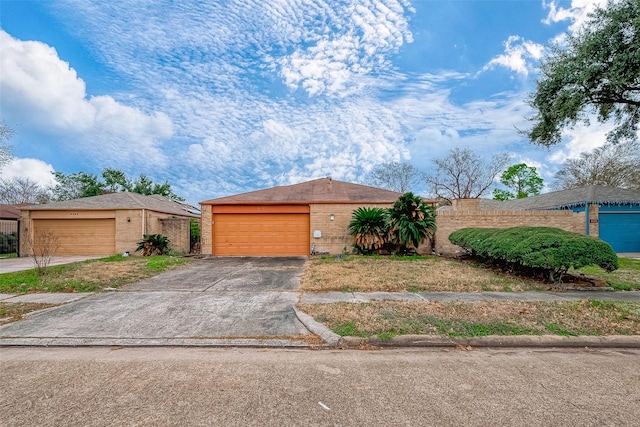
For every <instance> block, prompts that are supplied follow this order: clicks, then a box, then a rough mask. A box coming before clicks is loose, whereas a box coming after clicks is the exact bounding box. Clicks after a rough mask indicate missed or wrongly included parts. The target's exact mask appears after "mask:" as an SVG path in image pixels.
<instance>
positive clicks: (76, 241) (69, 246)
mask: <svg viewBox="0 0 640 427" xmlns="http://www.w3.org/2000/svg"><path fill="white" fill-rule="evenodd" d="M33 227H34V236H35V244H36V247H37V248H39V247H42V246H43V243H44V242H43V241H42V240H43V239H45V240H46V239H47V238H48V237H53V238H54V240H55V243H56V244H57V245H58V249H57V250H56V251H55V254H56V255H77V254H85V255H106V254H113V253H115V252H116V238H115V237H116V220H115V219H113V218H101V219H73V220H69V219H36V220H34V221H33Z"/></svg>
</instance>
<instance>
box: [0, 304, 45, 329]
mask: <svg viewBox="0 0 640 427" xmlns="http://www.w3.org/2000/svg"><path fill="white" fill-rule="evenodd" d="M55 306H56V304H46V303H36V302H0V325H4V324H5V323H10V322H16V321H18V320H21V319H23V318H24V315H25V314H27V313H31V312H32V311H36V310H42V309H45V308H49V307H55Z"/></svg>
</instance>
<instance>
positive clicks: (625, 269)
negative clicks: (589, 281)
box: [570, 258, 640, 291]
mask: <svg viewBox="0 0 640 427" xmlns="http://www.w3.org/2000/svg"><path fill="white" fill-rule="evenodd" d="M570 272H571V273H574V274H575V273H578V274H579V273H582V274H584V275H585V276H588V277H593V278H596V279H600V280H604V281H605V282H607V283H608V284H609V286H611V287H612V288H613V289H615V290H617V291H634V290H640V259H631V258H618V269H617V270H615V271H612V272H611V273H608V272H607V271H605V270H603V269H602V268H600V267H597V266H588V267H583V268H580V269H579V270H571V271H570Z"/></svg>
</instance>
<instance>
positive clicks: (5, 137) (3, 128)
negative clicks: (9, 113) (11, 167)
mask: <svg viewBox="0 0 640 427" xmlns="http://www.w3.org/2000/svg"><path fill="white" fill-rule="evenodd" d="M14 134H15V131H14V130H13V129H12V128H10V127H9V126H7V125H5V124H4V122H2V121H0V170H1V169H2V167H3V166H4V165H5V164H7V163H8V162H9V160H11V159H12V158H13V156H12V155H11V151H12V150H13V147H12V146H11V145H10V144H9V142H8V141H9V140H10V139H11V137H12V136H13V135H14Z"/></svg>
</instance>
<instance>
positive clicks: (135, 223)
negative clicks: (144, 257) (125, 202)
mask: <svg viewBox="0 0 640 427" xmlns="http://www.w3.org/2000/svg"><path fill="white" fill-rule="evenodd" d="M142 227H143V222H142V209H121V210H117V211H116V253H119V254H123V253H125V252H129V253H130V254H131V255H140V253H138V254H136V253H135V251H136V248H137V247H138V242H139V241H141V240H142V234H143V232H144V230H143V229H142Z"/></svg>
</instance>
